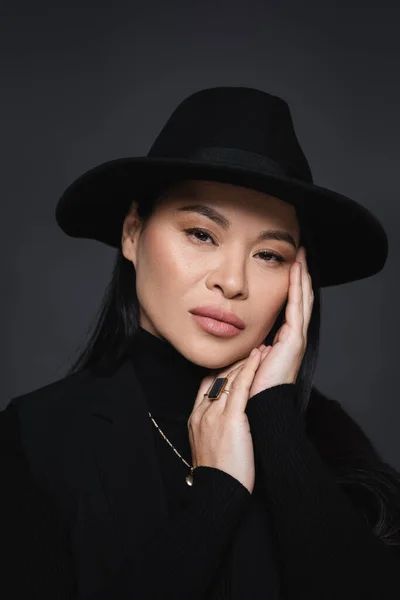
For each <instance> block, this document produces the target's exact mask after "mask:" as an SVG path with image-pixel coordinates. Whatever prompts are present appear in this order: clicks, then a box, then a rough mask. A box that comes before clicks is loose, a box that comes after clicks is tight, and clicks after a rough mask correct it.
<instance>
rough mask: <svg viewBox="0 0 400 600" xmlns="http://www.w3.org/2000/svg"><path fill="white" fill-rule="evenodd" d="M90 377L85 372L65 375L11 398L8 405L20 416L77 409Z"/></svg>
mask: <svg viewBox="0 0 400 600" xmlns="http://www.w3.org/2000/svg"><path fill="white" fill-rule="evenodd" d="M90 380H91V377H90V374H89V372H87V371H86V370H82V371H78V372H76V373H72V374H69V375H66V376H64V377H62V378H60V379H58V380H56V381H53V382H51V383H48V384H46V385H44V386H42V387H40V388H36V389H35V390H31V391H29V392H26V393H24V394H21V395H19V396H14V397H12V398H11V400H10V402H9V405H8V406H7V408H8V407H10V408H12V409H13V410H14V411H15V412H17V413H18V414H19V415H20V416H25V415H26V416H28V415H30V414H31V412H34V413H35V414H36V415H37V414H38V413H40V412H45V413H47V414H48V413H49V412H50V413H52V412H54V411H57V412H60V411H61V412H62V411H63V409H66V410H71V409H74V408H77V407H79V405H80V404H81V400H82V396H83V395H86V394H87V391H88V386H89V383H90Z"/></svg>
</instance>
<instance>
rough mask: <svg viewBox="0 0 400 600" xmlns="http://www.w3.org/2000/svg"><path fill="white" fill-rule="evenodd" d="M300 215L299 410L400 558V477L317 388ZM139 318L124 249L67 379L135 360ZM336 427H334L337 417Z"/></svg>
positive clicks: (307, 238) (149, 210)
mask: <svg viewBox="0 0 400 600" xmlns="http://www.w3.org/2000/svg"><path fill="white" fill-rule="evenodd" d="M159 191H160V190H158V192H159ZM158 192H157V193H154V192H153V193H151V194H149V195H147V196H146V194H145V193H142V195H141V196H140V198H138V199H137V216H138V217H139V219H140V220H141V222H142V231H144V230H145V229H146V227H147V226H148V224H149V221H150V218H151V216H152V214H153V212H154V210H155V207H156V206H157V205H158V203H159V202H160V200H161V195H160V194H159V193H158ZM131 206H132V205H131ZM296 210H297V215H298V219H299V223H300V231H301V238H300V244H299V245H304V246H305V248H306V251H307V266H308V270H309V273H310V275H311V279H312V284H313V292H314V304H313V311H312V315H311V319H310V323H309V327H308V332H307V347H306V351H305V354H304V357H303V361H302V364H301V367H300V370H299V373H298V376H297V380H296V383H295V388H296V399H297V402H298V406H299V410H301V412H302V413H303V414H304V415H305V417H306V419H307V417H308V416H310V422H311V420H312V419H314V421H313V422H314V423H315V425H314V428H313V427H311V426H310V428H309V432H310V435H311V434H312V432H314V433H313V443H314V444H315V446H316V448H317V450H318V452H319V454H320V455H321V457H322V458H323V460H324V462H325V464H326V465H327V466H328V468H329V469H330V470H331V471H332V473H333V475H334V477H335V481H336V482H337V483H338V484H339V485H341V486H342V487H343V489H344V490H345V491H346V493H347V495H348V496H349V498H350V499H351V501H352V503H353V505H354V506H355V508H356V509H357V510H358V511H359V513H360V514H361V515H362V516H363V517H364V519H365V520H366V522H367V524H368V526H369V527H370V528H371V529H372V531H373V532H374V533H375V534H376V535H377V536H378V537H380V538H381V539H382V540H383V542H384V543H385V544H387V545H388V546H392V547H394V548H395V551H396V553H397V552H398V553H399V555H400V473H399V472H397V471H396V470H395V469H394V468H393V467H392V466H391V465H389V464H388V463H387V462H386V461H384V460H383V459H382V457H381V456H380V455H379V453H378V451H377V449H376V448H375V447H374V445H373V444H372V443H371V441H370V440H369V439H368V438H367V436H366V435H365V434H364V432H363V431H362V429H361V428H360V427H359V426H358V425H357V424H356V423H355V422H354V421H353V420H352V419H351V418H350V416H349V415H348V414H347V413H346V412H345V411H344V410H343V409H342V407H341V405H340V404H339V402H338V401H335V400H329V399H327V397H326V396H325V395H324V394H322V392H320V391H319V390H317V389H316V388H315V387H314V386H313V380H314V373H315V369H316V365H317V358H318V351H319V336H320V315H321V293H320V285H319V282H320V275H319V273H320V269H319V265H318V257H317V253H316V251H315V248H314V244H313V238H312V235H311V233H310V231H309V230H308V228H307V222H306V219H305V218H304V216H303V211H302V210H301V207H298V208H297V209H296ZM128 212H129V211H128ZM285 310H286V303H285V305H284V306H283V308H282V310H281V312H280V313H279V315H278V317H277V319H276V321H275V323H274V326H273V327H272V329H271V331H270V332H269V333H268V335H267V337H266V339H265V340H264V343H265V344H266V345H270V344H271V345H272V343H273V340H274V337H275V334H276V332H277V331H278V329H279V328H280V327H281V325H282V323H283V322H284V316H285ZM139 315H140V307H139V302H138V298H137V294H136V272H135V268H134V266H133V264H132V262H131V261H129V260H127V259H126V258H125V257H124V255H123V253H122V249H121V247H119V248H118V250H117V255H116V260H115V263H114V267H113V271H112V276H111V279H110V281H109V283H108V286H107V288H106V290H105V294H104V296H103V299H102V302H101V305H100V308H99V311H98V313H97V315H96V316H95V324H94V325H92V326H89V329H88V331H87V333H88V334H89V333H90V329H92V333H91V335H90V338H89V341H88V342H87V345H86V347H85V348H84V350H83V351H82V352H81V353H80V354H79V355H78V357H77V359H76V360H75V362H74V363H73V365H72V366H71V367H70V369H69V371H68V373H67V374H68V375H70V374H73V373H76V372H78V371H81V370H83V369H89V370H91V371H92V372H93V373H94V374H96V375H99V376H104V375H108V374H110V373H112V372H113V371H114V370H115V369H116V368H118V366H119V365H120V364H121V363H122V362H123V361H124V360H125V359H126V358H127V356H128V355H129V354H130V351H131V345H132V340H133V339H134V337H135V334H136V333H137V331H138V329H139ZM312 396H314V398H315V399H316V400H317V401H316V404H315V405H313V408H312V410H310V411H308V406H309V401H310V398H311V397H312ZM322 399H327V400H328V401H329V403H330V405H331V406H332V407H334V408H335V410H334V411H333V413H332V414H336V415H337V416H338V420H337V422H336V423H337V428H336V434H337V437H336V442H335V443H332V444H328V443H326V440H327V436H324V435H322V434H319V432H320V431H322V429H323V428H322V427H320V424H321V423H323V419H324V416H323V414H321V409H320V410H319V412H318V405H320V406H325V405H326V403H325V404H324V403H322V402H318V400H322ZM331 416H332V415H331ZM332 423H334V421H333V417H332ZM346 424H347V426H348V430H349V431H350V429H351V430H352V435H353V439H354V443H355V444H356V446H355V447H354V445H353V446H351V445H350V446H349V447H348V449H347V451H346V452H345V453H344V455H343V452H342V454H341V455H340V457H339V456H338V452H339V449H338V443H337V442H338V440H340V435H341V432H342V427H343V426H345V425H346ZM331 427H332V424H331ZM339 429H340V431H339ZM343 435H344V434H343Z"/></svg>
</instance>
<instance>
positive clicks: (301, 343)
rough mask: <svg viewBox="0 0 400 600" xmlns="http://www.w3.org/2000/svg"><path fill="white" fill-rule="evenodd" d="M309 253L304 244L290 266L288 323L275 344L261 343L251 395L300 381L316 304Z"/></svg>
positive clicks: (275, 340)
mask: <svg viewBox="0 0 400 600" xmlns="http://www.w3.org/2000/svg"><path fill="white" fill-rule="evenodd" d="M305 254H306V253H305V248H304V246H300V248H299V249H298V251H297V255H296V261H295V262H294V263H293V264H292V266H291V269H290V275H289V277H290V281H289V293H288V302H287V306H286V312H285V322H284V323H283V325H282V327H280V329H279V330H278V331H277V333H276V335H275V338H274V342H273V345H272V346H264V345H263V344H261V346H259V350H260V351H261V361H260V364H259V366H258V369H257V371H256V374H255V377H254V380H253V383H252V386H251V388H250V394H249V398H251V397H252V396H255V395H256V394H258V393H259V392H261V391H262V390H265V389H267V388H271V387H273V386H275V385H281V384H284V383H295V382H296V379H297V375H298V372H299V370H300V365H301V362H302V360H303V357H304V353H305V351H306V346H307V330H308V325H309V323H310V319H311V313H312V307H313V303H314V292H313V289H312V282H311V276H310V274H309V272H308V267H307V262H306V255H305ZM297 261H299V262H300V263H301V264H299V262H297Z"/></svg>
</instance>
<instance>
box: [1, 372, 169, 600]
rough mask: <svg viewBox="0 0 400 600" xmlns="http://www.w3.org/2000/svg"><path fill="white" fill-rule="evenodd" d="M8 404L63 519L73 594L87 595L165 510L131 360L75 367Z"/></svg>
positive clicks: (36, 472) (117, 567) (41, 482)
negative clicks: (111, 369) (101, 367)
mask: <svg viewBox="0 0 400 600" xmlns="http://www.w3.org/2000/svg"><path fill="white" fill-rule="evenodd" d="M13 409H16V411H17V413H18V416H19V421H20V431H21V440H22V445H23V450H24V454H25V456H26V459H27V461H28V463H29V466H30V470H31V473H32V476H33V478H34V479H35V480H36V481H37V482H38V483H39V485H40V487H41V488H42V489H44V490H45V491H46V492H48V493H49V494H50V496H52V497H54V498H55V500H56V503H57V505H58V507H59V508H60V509H61V512H62V514H63V515H65V516H66V518H67V520H68V522H69V527H70V531H71V544H72V550H73V553H74V555H75V558H76V561H77V564H76V568H77V576H78V591H79V597H80V598H81V597H82V598H89V597H90V596H91V595H92V594H93V593H94V592H95V591H96V590H98V589H101V588H102V587H103V586H104V585H105V580H106V579H108V578H109V577H110V575H113V574H115V573H117V572H118V571H119V570H120V569H121V568H122V566H123V564H124V561H125V558H127V557H128V555H129V554H131V555H132V553H133V550H134V548H133V547H132V548H131V547H130V546H131V545H132V544H133V543H134V545H135V548H137V547H139V546H140V543H141V541H143V542H144V541H145V540H146V539H148V538H149V536H151V535H152V533H153V532H156V530H157V529H158V528H159V526H160V525H161V524H162V523H163V521H165V519H166V518H167V517H168V511H167V503H166V498H165V494H164V488H163V484H162V479H161V477H162V475H161V472H160V469H159V465H158V459H157V457H156V453H155V447H154V438H153V435H154V434H153V431H152V423H151V421H150V418H149V416H148V413H147V405H146V403H145V400H144V398H143V396H142V394H141V392H140V387H139V384H138V381H137V379H136V376H135V373H134V367H133V364H132V362H131V361H125V362H124V363H123V364H122V366H121V367H120V368H119V369H118V370H117V371H116V372H115V373H114V374H113V375H112V376H110V377H104V378H103V377H100V378H99V377H94V376H93V375H91V374H90V372H89V371H87V370H85V371H82V372H79V373H75V374H73V375H70V376H67V377H66V378H64V379H61V380H59V381H56V382H54V383H51V384H49V385H47V386H45V387H43V388H40V389H38V390H35V391H32V392H29V393H27V394H24V395H22V396H18V397H16V398H13V399H12V401H11V403H10V405H9V407H7V409H6V410H13ZM137 515H140V518H137Z"/></svg>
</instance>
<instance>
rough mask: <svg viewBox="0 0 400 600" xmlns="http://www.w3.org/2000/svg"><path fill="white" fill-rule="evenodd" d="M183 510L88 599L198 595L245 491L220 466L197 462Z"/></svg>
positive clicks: (215, 567) (200, 598)
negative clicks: (103, 586)
mask: <svg viewBox="0 0 400 600" xmlns="http://www.w3.org/2000/svg"><path fill="white" fill-rule="evenodd" d="M192 491H193V494H192V498H191V501H190V502H189V503H188V504H187V505H186V507H185V509H184V510H182V511H181V512H179V513H178V514H176V515H175V517H174V518H172V519H171V520H169V521H168V522H167V523H166V524H165V526H164V527H163V528H162V529H160V530H159V531H158V532H157V535H156V536H154V537H152V538H151V539H149V540H148V541H147V543H146V545H145V546H142V547H140V548H138V551H137V554H136V556H135V557H133V559H132V560H130V561H129V563H126V564H125V566H124V567H123V569H122V570H121V571H120V573H118V574H117V576H116V577H114V579H112V580H111V581H110V582H109V585H108V587H107V588H106V589H102V590H100V591H99V592H97V593H96V594H94V595H93V596H92V597H91V600H114V599H115V598H118V600H133V599H134V598H140V599H141V600H165V598H174V600H187V599H188V598H190V599H191V600H204V599H205V598H209V597H210V596H209V595H207V592H209V590H210V586H211V585H212V584H213V582H214V578H215V576H217V575H218V571H219V567H220V565H221V559H222V557H223V555H224V553H225V551H226V549H227V547H228V544H229V542H230V541H231V539H232V535H233V532H234V529H235V528H236V526H237V525H238V523H239V521H240V518H241V516H242V514H243V512H244V510H245V509H246V507H247V506H248V504H249V502H250V499H251V493H250V492H249V491H248V490H247V488H246V487H245V486H244V485H242V483H241V482H239V480H237V479H236V478H234V477H232V476H231V475H229V474H228V473H226V472H225V471H221V470H220V469H216V468H213V467H206V466H200V467H197V468H196V470H195V472H194V484H193V489H192Z"/></svg>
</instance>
